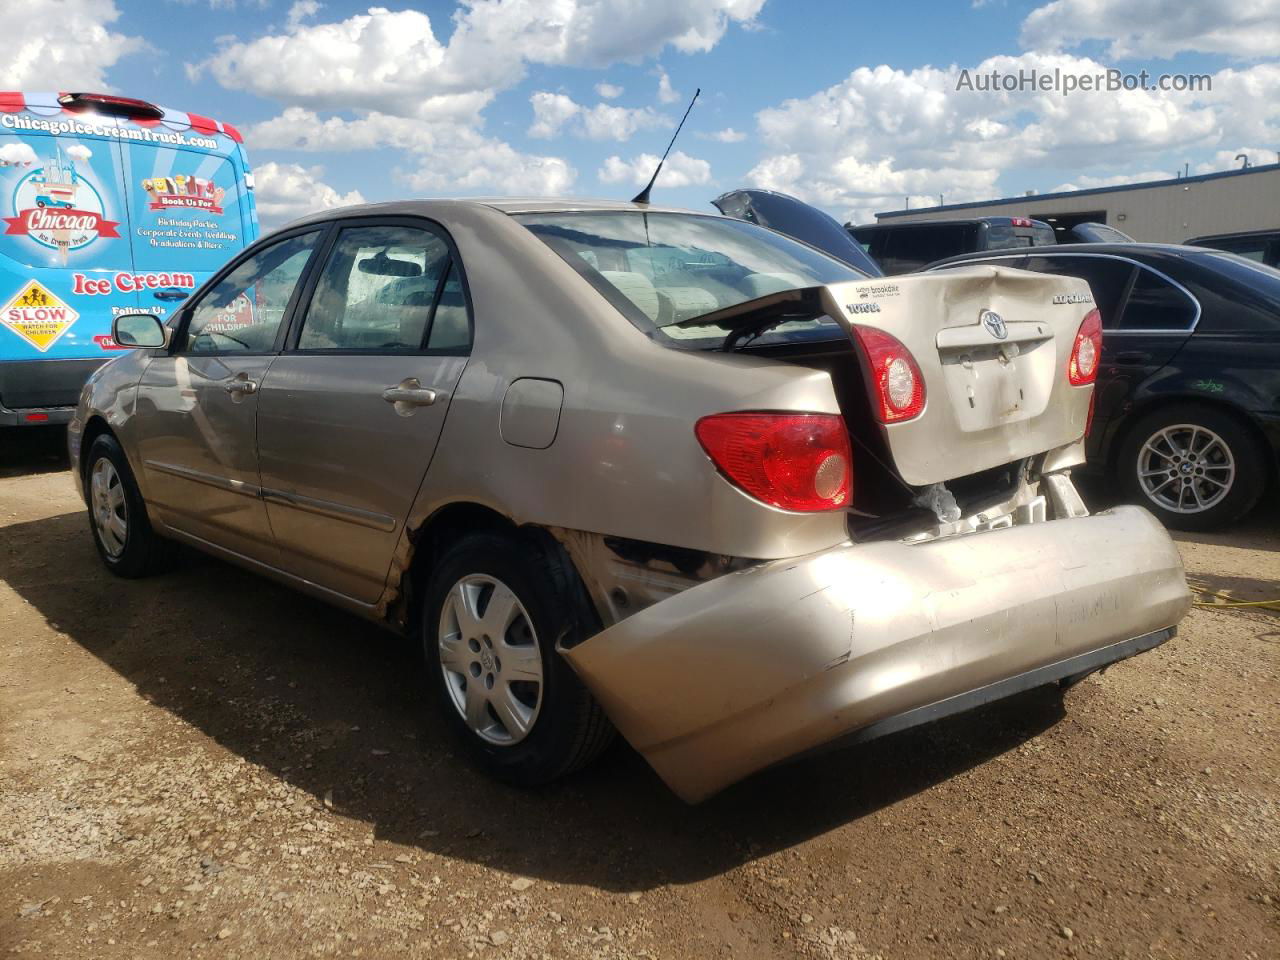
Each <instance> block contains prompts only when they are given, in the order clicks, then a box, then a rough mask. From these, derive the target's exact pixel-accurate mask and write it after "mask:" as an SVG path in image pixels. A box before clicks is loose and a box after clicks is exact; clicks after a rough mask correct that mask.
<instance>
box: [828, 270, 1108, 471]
mask: <svg viewBox="0 0 1280 960" xmlns="http://www.w3.org/2000/svg"><path fill="white" fill-rule="evenodd" d="M822 297H823V301H824V304H825V307H826V310H827V313H828V314H829V315H830V316H832V317H833V318H835V319H836V320H837V321H838V322H840V323H841V324H842V325H843V326H844V327H845V328H846V330H848V331H849V336H850V339H851V340H853V341H854V342H855V343H856V342H857V338H856V335H855V334H854V332H853V327H854V326H855V325H858V326H867V327H877V328H879V329H881V330H884V331H886V332H888V333H890V334H892V335H893V336H894V337H896V338H897V339H898V340H899V341H901V342H902V343H903V345H904V346H906V347H907V349H908V350H910V351H911V354H912V355H913V357H914V358H915V360H916V363H917V364H918V365H919V367H920V371H921V374H922V375H923V378H924V383H925V407H924V410H923V411H922V412H921V413H920V415H919V416H917V417H915V418H913V419H911V420H906V421H901V422H898V423H891V424H888V425H886V426H885V427H884V428H883V430H884V435H885V440H886V444H887V446H888V448H889V452H890V454H891V455H892V458H893V462H894V466H895V467H896V469H897V470H898V472H899V474H900V475H901V477H902V479H903V480H905V481H906V482H907V483H909V484H912V485H915V486H925V485H928V484H932V483H939V482H942V481H946V480H950V479H952V478H955V477H961V476H967V475H969V474H973V473H977V472H979V471H981V470H986V469H989V468H991V467H996V466H1000V465H1002V464H1007V463H1012V462H1014V461H1016V460H1020V459H1022V458H1025V457H1030V456H1033V455H1035V454H1038V453H1043V452H1045V451H1047V450H1051V449H1054V448H1056V447H1061V446H1064V445H1066V444H1069V443H1072V442H1074V441H1076V440H1079V439H1080V438H1081V437H1082V436H1083V435H1084V432H1085V427H1086V425H1087V421H1088V416H1089V402H1090V397H1091V395H1092V392H1093V387H1092V386H1073V385H1072V384H1071V383H1070V381H1069V380H1068V379H1067V364H1068V361H1069V360H1070V357H1071V350H1072V347H1073V345H1074V343H1075V337H1076V333H1077V332H1078V330H1079V329H1080V324H1081V322H1082V321H1083V320H1084V317H1085V315H1086V314H1087V313H1088V312H1089V311H1090V310H1091V309H1093V300H1092V296H1091V294H1090V291H1089V287H1088V284H1086V283H1085V282H1084V281H1083V280H1078V279H1076V278H1073V277H1060V276H1050V275H1047V274H1039V273H1031V272H1029V271H1025V270H1015V269H1011V268H1008V267H996V266H973V267H959V268H956V269H949V270H945V271H939V272H935V273H926V274H915V275H911V276H905V277H892V278H887V279H874V280H865V281H859V282H853V283H844V284H835V285H832V286H828V287H824V288H822ZM993 315H994V316H993ZM864 377H865V378H866V379H867V382H868V384H870V383H871V382H872V381H871V373H870V370H869V369H868V368H867V367H866V364H865V361H864ZM872 402H873V403H874V402H875V401H874V399H873V401H872Z"/></svg>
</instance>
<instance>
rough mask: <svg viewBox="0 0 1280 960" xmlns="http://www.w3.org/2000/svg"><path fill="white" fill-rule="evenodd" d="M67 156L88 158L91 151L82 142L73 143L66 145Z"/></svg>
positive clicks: (91, 153)
mask: <svg viewBox="0 0 1280 960" xmlns="http://www.w3.org/2000/svg"><path fill="white" fill-rule="evenodd" d="M67 156H68V157H70V158H71V159H72V160H88V159H89V158H90V157H92V156H93V151H92V150H90V149H89V148H88V147H86V146H85V145H84V144H83V143H73V144H72V145H71V146H69V147H67Z"/></svg>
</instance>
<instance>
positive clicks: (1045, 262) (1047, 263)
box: [1027, 256, 1146, 330]
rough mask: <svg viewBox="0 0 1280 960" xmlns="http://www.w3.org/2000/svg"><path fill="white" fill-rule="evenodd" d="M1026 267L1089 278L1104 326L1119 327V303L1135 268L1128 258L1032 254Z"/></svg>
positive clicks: (1087, 280) (1038, 270)
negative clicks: (1038, 255)
mask: <svg viewBox="0 0 1280 960" xmlns="http://www.w3.org/2000/svg"><path fill="white" fill-rule="evenodd" d="M1027 269H1028V270H1035V271H1036V272H1037V273H1057V274H1062V275H1064V276H1068V277H1079V278H1080V279H1081V280H1084V281H1086V282H1087V283H1088V284H1089V289H1090V290H1091V291H1093V302H1094V305H1095V306H1096V307H1097V308H1098V313H1100V314H1102V328H1103V329H1104V330H1114V329H1116V327H1117V326H1119V323H1118V321H1119V319H1120V318H1119V313H1120V304H1121V302H1122V300H1123V299H1124V292H1125V289H1126V288H1127V287H1128V286H1129V279H1130V278H1131V277H1132V276H1133V270H1134V267H1133V264H1132V263H1130V262H1129V261H1127V260H1112V259H1110V258H1107V257H1037V256H1032V257H1031V258H1030V259H1029V260H1028V261H1027ZM1143 272H1144V273H1145V272H1146V271H1143Z"/></svg>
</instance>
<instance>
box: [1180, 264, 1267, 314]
mask: <svg viewBox="0 0 1280 960" xmlns="http://www.w3.org/2000/svg"><path fill="white" fill-rule="evenodd" d="M1186 259H1187V260H1188V261H1189V262H1191V263H1194V264H1196V265H1197V266H1200V267H1207V268H1208V269H1210V270H1212V271H1213V272H1214V273H1216V274H1218V275H1219V276H1220V277H1224V278H1226V279H1227V280H1228V281H1230V282H1231V283H1232V284H1233V285H1234V286H1235V287H1236V293H1235V294H1234V297H1235V298H1236V299H1238V300H1240V301H1243V302H1246V303H1249V304H1250V305H1253V306H1256V307H1258V308H1259V309H1265V310H1268V311H1274V312H1280V270H1277V269H1276V268H1275V267H1269V266H1267V265H1266V264H1264V263H1258V262H1256V261H1254V260H1250V259H1248V258H1246V257H1241V256H1238V255H1237V254H1234V253H1210V252H1209V251H1207V250H1206V251H1205V252H1204V253H1188V254H1186Z"/></svg>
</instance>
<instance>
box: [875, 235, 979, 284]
mask: <svg viewBox="0 0 1280 960" xmlns="http://www.w3.org/2000/svg"><path fill="white" fill-rule="evenodd" d="M978 229H979V228H978V225H977V224H976V223H930V224H922V225H921V226H912V227H905V226H904V227H901V228H898V229H894V230H888V231H886V232H885V238H884V247H883V249H884V252H883V254H881V256H880V266H881V267H882V268H883V270H884V272H885V273H888V274H898V273H910V272H912V271H913V270H919V269H920V268H921V267H923V266H924V265H925V264H927V263H933V262H934V261H935V260H943V259H945V258H947V257H954V256H955V255H956V254H958V253H969V252H970V251H973V250H977V249H978Z"/></svg>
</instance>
